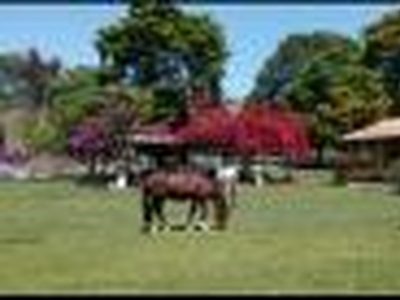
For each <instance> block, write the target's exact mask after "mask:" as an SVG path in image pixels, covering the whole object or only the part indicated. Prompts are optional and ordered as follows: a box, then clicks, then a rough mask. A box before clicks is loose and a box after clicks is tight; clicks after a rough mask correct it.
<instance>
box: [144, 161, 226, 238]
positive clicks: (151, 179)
mask: <svg viewBox="0 0 400 300" xmlns="http://www.w3.org/2000/svg"><path fill="white" fill-rule="evenodd" d="M140 188H141V192H142V213H143V215H142V217H143V228H142V229H143V231H144V232H148V231H149V230H151V229H152V225H153V219H154V216H157V218H158V221H159V222H160V223H161V228H164V226H166V225H168V224H167V221H166V219H165V217H164V215H163V205H164V203H165V200H167V199H169V200H174V201H184V202H190V203H191V212H190V214H189V218H188V222H187V225H190V223H191V222H192V221H193V217H194V214H195V212H196V208H197V207H199V208H201V212H202V214H201V218H202V221H203V222H204V221H205V217H206V205H207V204H208V203H209V202H211V203H213V206H214V217H215V228H216V229H225V227H226V224H227V220H228V214H229V208H228V203H227V200H226V196H225V194H224V189H223V186H222V185H221V183H220V182H219V181H217V180H216V179H213V178H212V177H210V176H207V175H206V174H205V173H204V172H201V171H199V170H194V169H188V168H180V169H175V170H168V169H164V170H155V171H151V172H148V173H147V174H145V175H143V176H142V178H141V181H140Z"/></svg>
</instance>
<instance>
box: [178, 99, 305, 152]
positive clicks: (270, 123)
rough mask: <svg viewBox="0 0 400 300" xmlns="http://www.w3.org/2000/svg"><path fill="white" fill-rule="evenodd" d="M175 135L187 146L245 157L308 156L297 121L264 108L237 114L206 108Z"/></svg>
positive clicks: (287, 113) (245, 109)
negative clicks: (189, 144)
mask: <svg viewBox="0 0 400 300" xmlns="http://www.w3.org/2000/svg"><path fill="white" fill-rule="evenodd" d="M179 134H180V137H181V138H183V139H184V140H185V141H186V142H188V143H192V144H198V145H205V146H207V147H211V148H213V149H215V150H218V151H222V152H224V153H231V154H239V155H242V156H247V157H249V156H254V155H278V156H284V157H286V158H290V159H301V158H304V157H306V156H307V154H308V152H309V143H308V138H307V134H306V130H305V126H304V124H303V122H302V119H301V117H300V116H299V115H298V114H296V113H294V112H291V111H289V110H287V109H283V108H279V107H275V106H271V105H265V104H251V105H246V106H244V107H242V108H241V110H240V111H239V112H238V113H237V114H234V113H232V112H231V111H229V109H228V108H227V107H225V106H222V105H211V106H206V107H204V108H202V109H198V110H197V111H196V112H195V113H192V114H191V115H190V116H189V119H188V122H187V124H186V125H185V126H183V128H182V129H181V130H180V131H179Z"/></svg>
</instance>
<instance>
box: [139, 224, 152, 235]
mask: <svg viewBox="0 0 400 300" xmlns="http://www.w3.org/2000/svg"><path fill="white" fill-rule="evenodd" d="M140 231H141V232H142V233H145V234H147V233H150V227H149V226H143V227H142V228H141V230H140Z"/></svg>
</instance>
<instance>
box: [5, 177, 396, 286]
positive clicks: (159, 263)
mask: <svg viewBox="0 0 400 300" xmlns="http://www.w3.org/2000/svg"><path fill="white" fill-rule="evenodd" d="M239 198H240V199H239V200H238V202H239V203H238V208H237V209H236V211H235V212H234V215H233V217H232V222H231V224H230V228H229V229H228V230H227V231H226V232H194V231H186V232H181V231H178V232H162V233H157V234H153V235H150V236H146V235H143V234H141V233H140V231H139V226H140V205H139V204H140V203H139V198H138V195H137V192H136V191H135V190H131V191H123V192H116V191H114V192H113V191H106V190H96V189H93V188H88V187H86V188H83V187H76V186H74V185H73V184H72V183H69V182H66V181H56V182H41V183H40V182H39V183H38V182H36V183H35V182H19V183H18V182H1V183H0V293H4V292H12V293H17V292H29V293H32V292H72V293H77V292H89V293H106V292H113V293H116V292H123V293H130V292H134V293H137V292H146V293H147V292H159V293H167V292H173V293H178V292H191V293H196V292H202V293H217V292H230V293H239V292H240V293H247V292H249V293H251V292H268V293H277V292H284V293H312V292H324V293H330V292H332V293H333V292H334V293H346V292H369V291H373V292H387V291H400V196H395V195H391V194H390V193H385V192H383V191H380V190H374V189H369V190H360V189H351V188H347V187H335V186H331V185H329V184H328V183H326V182H313V181H306V182H299V183H297V184H292V185H275V186H267V187H265V188H263V189H256V188H251V187H242V188H241V190H240V197H239ZM186 209H187V206H183V205H180V204H176V203H169V204H168V205H167V213H168V216H169V217H170V220H171V221H176V222H179V221H180V220H181V219H183V217H184V215H185V212H186Z"/></svg>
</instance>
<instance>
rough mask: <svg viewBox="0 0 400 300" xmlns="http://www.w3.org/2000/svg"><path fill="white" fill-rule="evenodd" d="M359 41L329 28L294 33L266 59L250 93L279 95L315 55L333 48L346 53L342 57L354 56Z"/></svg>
mask: <svg viewBox="0 0 400 300" xmlns="http://www.w3.org/2000/svg"><path fill="white" fill-rule="evenodd" d="M357 50H358V45H357V43H356V42H354V41H352V40H351V39H349V38H347V37H345V36H342V35H339V34H336V33H333V32H326V31H316V32H314V33H311V34H291V35H289V36H288V37H286V38H285V39H284V40H283V41H282V42H281V43H280V44H279V46H278V48H277V50H276V51H275V52H274V53H273V54H272V55H271V56H269V57H267V58H266V60H265V62H264V63H263V65H262V67H261V69H260V71H259V73H258V75H257V77H256V81H255V85H254V88H253V90H252V92H251V94H250V96H249V98H251V99H252V100H260V99H261V100H262V99H264V100H265V99H275V98H280V97H281V96H282V94H283V93H284V90H285V88H286V87H287V86H288V85H290V84H291V82H292V81H293V80H295V79H296V78H297V77H298V76H299V73H300V72H301V70H302V69H303V68H304V67H305V66H306V65H307V64H308V63H309V62H310V60H312V59H313V58H315V57H318V56H320V55H326V53H331V52H334V53H336V56H337V58H338V59H339V56H338V55H337V53H343V55H342V56H341V57H340V58H341V59H344V60H348V59H352V54H354V53H357Z"/></svg>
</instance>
